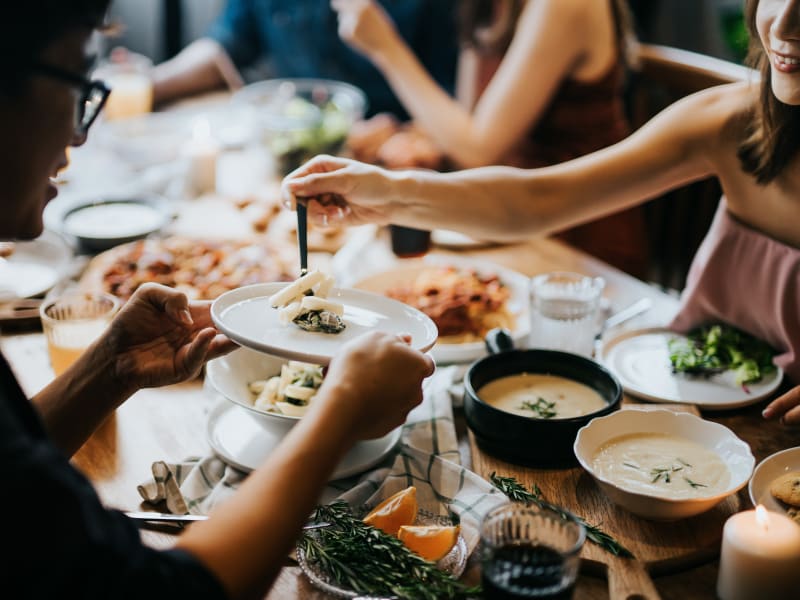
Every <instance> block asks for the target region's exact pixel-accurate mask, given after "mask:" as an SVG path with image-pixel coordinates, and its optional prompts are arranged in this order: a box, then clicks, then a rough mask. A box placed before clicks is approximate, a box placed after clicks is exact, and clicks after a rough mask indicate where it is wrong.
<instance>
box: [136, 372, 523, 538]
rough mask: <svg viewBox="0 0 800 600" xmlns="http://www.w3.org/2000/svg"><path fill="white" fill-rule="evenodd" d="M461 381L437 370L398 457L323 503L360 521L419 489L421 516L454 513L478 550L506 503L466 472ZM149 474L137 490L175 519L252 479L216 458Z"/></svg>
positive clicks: (334, 486)
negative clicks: (339, 506)
mask: <svg viewBox="0 0 800 600" xmlns="http://www.w3.org/2000/svg"><path fill="white" fill-rule="evenodd" d="M461 377H463V368H461V367H459V366H448V367H440V368H437V370H436V372H435V373H434V374H433V375H432V376H431V377H429V378H428V379H427V380H426V381H425V383H424V385H423V389H424V398H423V401H422V403H421V404H420V405H419V406H417V407H416V408H415V409H414V410H413V411H411V413H410V414H409V417H408V420H407V421H406V424H405V425H404V426H403V432H402V436H401V441H400V444H398V448H397V449H396V451H395V452H394V453H393V454H391V455H390V456H389V457H388V458H387V459H386V460H384V461H383V463H381V464H380V465H378V466H377V467H376V468H374V469H372V470H371V471H368V472H367V473H363V474H361V475H360V476H356V477H351V478H349V479H342V480H338V481H333V482H331V483H330V484H329V485H328V487H327V488H326V489H325V491H324V493H323V494H322V497H321V498H320V500H319V501H320V502H321V503H327V502H330V501H332V500H334V499H336V498H341V499H343V500H346V501H347V502H348V503H349V504H350V506H351V507H353V510H354V511H355V513H356V514H364V513H366V512H367V511H368V510H370V509H371V508H373V507H374V506H376V505H377V504H378V503H379V502H380V501H382V500H383V499H385V498H388V497H389V496H391V495H392V494H394V493H395V492H397V491H400V490H402V489H404V488H406V487H408V486H410V485H414V486H416V488H417V499H418V503H419V507H420V514H421V515H422V516H424V517H427V518H430V519H434V520H435V519H436V518H437V517H448V516H449V515H450V513H455V514H456V515H458V517H459V518H460V520H461V535H462V537H463V538H464V541H465V542H466V544H467V547H468V549H469V551H470V552H471V551H472V550H474V548H475V547H476V546H477V544H478V541H479V524H480V521H481V518H482V517H483V515H484V514H485V513H486V512H488V511H489V510H490V509H492V508H494V507H495V506H498V505H500V504H504V503H505V502H507V501H508V500H507V499H506V497H505V496H504V495H503V494H501V493H500V492H499V491H497V490H496V489H495V488H494V487H493V486H492V485H491V484H489V483H488V482H487V481H485V480H484V479H482V478H481V477H479V476H478V475H476V474H475V473H473V472H471V471H469V470H467V469H465V468H464V467H462V466H461V461H460V458H459V453H458V441H457V439H456V432H455V426H454V423H453V410H452V399H451V395H452V393H453V392H454V391H457V390H458V388H459V382H460V380H461ZM152 472H153V478H152V480H150V481H147V482H145V483H143V484H141V485H139V486H138V490H139V494H140V495H141V496H142V498H143V499H144V500H145V502H147V503H151V504H159V503H161V502H165V503H166V506H167V508H168V509H169V510H170V511H171V512H173V513H176V514H186V513H192V514H205V513H207V512H208V511H210V510H211V509H212V507H214V506H216V505H217V504H218V503H220V502H223V501H224V500H225V499H226V498H228V497H229V496H230V495H231V494H233V493H234V491H235V490H236V488H237V487H238V486H239V484H240V483H241V482H242V481H243V480H244V479H245V477H246V476H247V474H246V473H244V472H242V471H239V470H237V469H235V468H233V467H231V466H230V465H227V464H226V463H224V462H223V461H222V460H220V459H219V458H217V457H216V456H213V455H211V456H206V457H195V458H189V459H186V460H184V461H182V462H180V463H168V462H164V461H158V462H156V463H153V466H152Z"/></svg>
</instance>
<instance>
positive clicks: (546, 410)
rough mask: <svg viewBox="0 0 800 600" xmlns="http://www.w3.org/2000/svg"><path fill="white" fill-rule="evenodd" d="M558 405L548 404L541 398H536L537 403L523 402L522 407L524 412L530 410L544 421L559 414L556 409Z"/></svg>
mask: <svg viewBox="0 0 800 600" xmlns="http://www.w3.org/2000/svg"><path fill="white" fill-rule="evenodd" d="M555 406H556V403H555V402H548V401H547V400H545V399H544V398H542V397H541V396H539V397H538V398H536V402H531V401H530V400H523V401H522V405H521V406H520V408H521V409H523V410H530V411H533V412H535V413H536V415H537V416H538V417H540V418H542V419H552V418H553V417H555V416H556V415H557V414H558V413H557V412H556V409H555Z"/></svg>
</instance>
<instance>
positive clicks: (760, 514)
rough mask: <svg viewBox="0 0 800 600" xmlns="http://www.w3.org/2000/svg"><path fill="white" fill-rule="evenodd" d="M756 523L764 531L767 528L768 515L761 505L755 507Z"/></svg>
mask: <svg viewBox="0 0 800 600" xmlns="http://www.w3.org/2000/svg"><path fill="white" fill-rule="evenodd" d="M756 523H758V524H759V525H760V526H761V527H763V528H764V529H767V528H768V527H769V513H768V512H767V509H766V508H764V505H763V504H759V505H758V506H756Z"/></svg>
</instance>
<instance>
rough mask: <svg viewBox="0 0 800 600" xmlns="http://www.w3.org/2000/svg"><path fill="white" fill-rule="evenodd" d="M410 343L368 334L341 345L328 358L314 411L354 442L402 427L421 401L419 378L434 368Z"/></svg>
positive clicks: (428, 358) (401, 339)
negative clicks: (322, 414) (340, 349)
mask: <svg viewBox="0 0 800 600" xmlns="http://www.w3.org/2000/svg"><path fill="white" fill-rule="evenodd" d="M409 341H410V338H409V337H403V338H401V337H399V336H395V335H390V334H387V333H380V332H372V333H368V334H365V335H362V336H359V337H358V338H356V339H354V340H352V341H350V342H348V343H347V344H345V346H344V347H343V348H342V352H341V353H340V354H339V355H337V356H336V357H335V358H334V359H333V361H331V364H330V367H329V368H328V372H327V374H326V376H325V381H324V382H323V384H322V387H321V388H320V392H319V396H318V398H320V400H321V401H319V402H318V401H316V400H315V403H314V407H315V408H314V409H313V410H315V411H316V412H317V413H319V412H320V411H322V412H324V413H325V415H326V416H325V419H326V423H328V424H329V425H330V426H331V427H337V428H339V431H340V432H341V433H342V435H344V436H346V437H347V438H349V439H350V441H353V442H355V441H356V440H362V439H372V438H376V437H380V436H382V435H384V434H386V433H388V432H389V431H391V430H392V429H394V428H395V427H397V426H399V425H402V424H403V422H405V419H406V416H407V415H408V412H409V411H410V410H411V409H412V408H414V407H415V406H417V405H418V404H419V403H420V402H422V380H423V379H424V378H425V377H428V376H429V375H431V374H432V373H433V369H434V364H433V359H431V357H430V356H427V355H425V354H422V353H421V352H418V351H417V350H414V349H413V348H411V347H410V346H409V345H408V343H409Z"/></svg>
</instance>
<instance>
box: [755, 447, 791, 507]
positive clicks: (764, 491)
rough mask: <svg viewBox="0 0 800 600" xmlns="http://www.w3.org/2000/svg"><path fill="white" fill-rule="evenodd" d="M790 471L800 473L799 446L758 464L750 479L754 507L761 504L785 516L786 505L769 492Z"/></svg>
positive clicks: (773, 455)
mask: <svg viewBox="0 0 800 600" xmlns="http://www.w3.org/2000/svg"><path fill="white" fill-rule="evenodd" d="M792 471H798V472H800V446H796V447H794V448H788V449H786V450H781V451H780V452H776V453H775V454H772V455H770V456H768V457H767V458H765V459H764V460H762V461H761V462H760V463H758V466H757V467H756V470H755V471H754V472H753V477H752V478H751V479H750V486H749V492H750V501H751V502H752V503H753V505H754V506H757V505H759V504H763V505H764V508H766V509H767V510H772V511H775V512H779V513H783V514H786V505H785V504H784V503H782V502H781V501H780V500H777V499H776V498H775V497H774V496H773V495H772V494H771V493H770V491H769V487H770V485H772V482H773V481H775V480H776V479H777V478H778V477H780V476H781V475H783V474H785V473H790V472H792Z"/></svg>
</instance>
